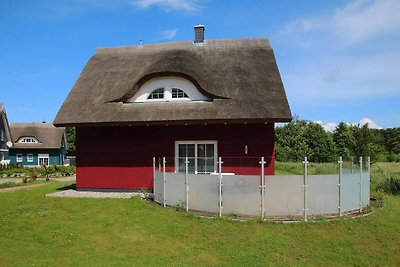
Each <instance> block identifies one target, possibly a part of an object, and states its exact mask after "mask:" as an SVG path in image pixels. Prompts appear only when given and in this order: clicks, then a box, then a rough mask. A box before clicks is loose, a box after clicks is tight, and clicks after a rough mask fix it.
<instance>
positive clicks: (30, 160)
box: [26, 153, 33, 162]
mask: <svg viewBox="0 0 400 267" xmlns="http://www.w3.org/2000/svg"><path fill="white" fill-rule="evenodd" d="M29 155H30V156H31V157H32V158H31V159H29ZM26 161H27V162H33V154H31V153H29V154H28V155H26Z"/></svg>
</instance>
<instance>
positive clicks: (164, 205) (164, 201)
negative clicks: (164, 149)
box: [162, 157, 167, 208]
mask: <svg viewBox="0 0 400 267" xmlns="http://www.w3.org/2000/svg"><path fill="white" fill-rule="evenodd" d="M162 161H163V182H164V188H163V196H164V197H163V207H164V208H165V207H166V206H167V201H166V196H165V187H166V185H167V181H166V180H165V157H163V158H162Z"/></svg>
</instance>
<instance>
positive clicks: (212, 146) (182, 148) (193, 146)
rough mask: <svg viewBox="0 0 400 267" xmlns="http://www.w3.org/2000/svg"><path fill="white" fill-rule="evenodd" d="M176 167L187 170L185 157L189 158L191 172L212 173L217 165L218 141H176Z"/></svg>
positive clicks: (183, 170) (180, 170)
mask: <svg viewBox="0 0 400 267" xmlns="http://www.w3.org/2000/svg"><path fill="white" fill-rule="evenodd" d="M175 155H176V158H175V169H176V170H177V171H178V172H185V158H186V157H187V158H188V161H189V163H188V172H189V173H203V174H207V173H212V172H215V171H216V166H217V142H216V141H178V142H176V143H175Z"/></svg>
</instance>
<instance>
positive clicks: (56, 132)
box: [10, 123, 65, 149]
mask: <svg viewBox="0 0 400 267" xmlns="http://www.w3.org/2000/svg"><path fill="white" fill-rule="evenodd" d="M10 129H11V135H12V138H13V143H14V147H13V148H15V149H19V148H31V149H58V148H60V147H61V141H62V138H65V135H64V131H65V129H64V128H62V127H61V128H56V127H54V125H52V124H48V123H12V124H11V125H10ZM21 137H35V138H36V139H37V140H38V141H39V142H40V143H39V144H38V143H33V144H32V143H17V141H18V140H19V139H20V138H21Z"/></svg>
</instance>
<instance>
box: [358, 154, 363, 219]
mask: <svg viewBox="0 0 400 267" xmlns="http://www.w3.org/2000/svg"><path fill="white" fill-rule="evenodd" d="M359 162H360V183H359V184H360V212H362V208H363V203H362V175H363V167H362V164H363V158H362V157H360V161H359Z"/></svg>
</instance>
